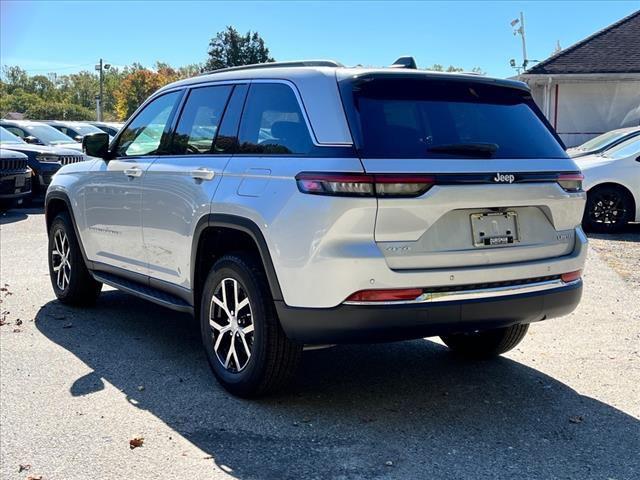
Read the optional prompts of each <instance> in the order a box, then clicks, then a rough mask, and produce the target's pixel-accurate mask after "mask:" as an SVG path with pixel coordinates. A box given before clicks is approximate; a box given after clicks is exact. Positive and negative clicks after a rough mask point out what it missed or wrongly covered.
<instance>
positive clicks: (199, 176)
mask: <svg viewBox="0 0 640 480" xmlns="http://www.w3.org/2000/svg"><path fill="white" fill-rule="evenodd" d="M191 176H192V177H193V178H195V179H196V180H211V179H213V177H215V176H216V172H214V171H213V170H209V169H208V168H196V169H195V170H191Z"/></svg>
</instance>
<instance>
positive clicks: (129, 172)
mask: <svg viewBox="0 0 640 480" xmlns="http://www.w3.org/2000/svg"><path fill="white" fill-rule="evenodd" d="M124 174H125V175H126V176H127V177H140V176H142V169H141V168H139V167H133V168H125V169H124Z"/></svg>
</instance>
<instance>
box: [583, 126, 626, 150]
mask: <svg viewBox="0 0 640 480" xmlns="http://www.w3.org/2000/svg"><path fill="white" fill-rule="evenodd" d="M625 135H627V132H615V131H614V132H607V133H603V134H602V135H598V136H597V137H595V138H592V139H591V140H589V141H586V142H584V143H583V144H582V145H580V146H578V147H576V148H577V149H578V150H582V151H583V152H588V151H591V150H599V149H601V148H602V147H604V146H606V145H608V144H610V143H613V142H615V141H616V140H618V139H620V138H622V137H624V136H625Z"/></svg>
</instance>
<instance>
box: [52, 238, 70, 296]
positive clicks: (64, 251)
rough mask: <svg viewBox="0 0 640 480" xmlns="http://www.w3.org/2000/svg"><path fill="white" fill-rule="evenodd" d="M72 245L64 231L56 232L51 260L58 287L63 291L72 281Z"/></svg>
mask: <svg viewBox="0 0 640 480" xmlns="http://www.w3.org/2000/svg"><path fill="white" fill-rule="evenodd" d="M70 255H71V245H70V244H69V237H67V234H66V232H65V231H64V230H56V233H55V234H54V237H53V250H52V251H51V259H52V263H53V271H54V272H55V275H56V285H57V286H58V288H59V289H60V290H61V291H64V290H65V289H66V288H67V287H68V286H69V281H70V279H71V261H70V259H69V257H70Z"/></svg>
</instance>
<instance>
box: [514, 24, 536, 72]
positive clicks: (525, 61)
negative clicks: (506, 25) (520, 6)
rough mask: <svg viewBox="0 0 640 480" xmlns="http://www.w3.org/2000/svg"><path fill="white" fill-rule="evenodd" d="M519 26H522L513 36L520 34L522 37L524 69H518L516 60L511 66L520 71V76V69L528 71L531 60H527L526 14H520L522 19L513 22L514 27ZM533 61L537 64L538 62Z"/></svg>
mask: <svg viewBox="0 0 640 480" xmlns="http://www.w3.org/2000/svg"><path fill="white" fill-rule="evenodd" d="M518 24H520V26H519V27H518V28H516V29H515V30H514V31H513V34H514V35H518V34H519V35H520V37H522V67H516V64H515V60H511V66H512V67H514V68H515V69H516V70H517V71H518V74H520V69H521V68H522V70H523V71H524V70H526V69H527V65H528V64H529V59H528V58H527V38H526V33H525V31H524V13H522V12H520V18H516V19H514V20H512V21H511V26H512V27H515V26H516V25H518ZM533 61H534V62H537V60H533Z"/></svg>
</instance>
